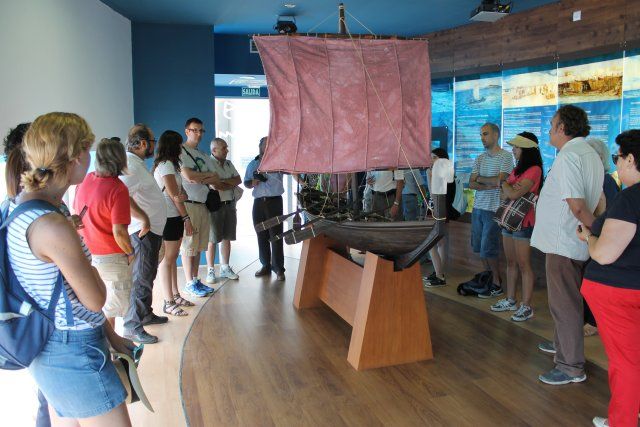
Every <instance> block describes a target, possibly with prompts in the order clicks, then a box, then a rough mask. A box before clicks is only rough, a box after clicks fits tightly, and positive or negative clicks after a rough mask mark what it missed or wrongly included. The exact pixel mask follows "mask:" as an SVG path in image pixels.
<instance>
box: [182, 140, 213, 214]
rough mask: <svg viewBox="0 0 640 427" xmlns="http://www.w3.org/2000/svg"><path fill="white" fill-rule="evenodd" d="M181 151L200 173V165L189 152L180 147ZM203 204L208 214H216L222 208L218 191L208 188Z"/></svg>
mask: <svg viewBox="0 0 640 427" xmlns="http://www.w3.org/2000/svg"><path fill="white" fill-rule="evenodd" d="M182 149H183V150H184V152H185V153H187V155H188V156H189V157H191V160H193V164H194V165H195V166H196V168H198V172H202V169H200V165H198V162H197V161H196V159H195V158H194V157H193V156H192V155H191V153H190V152H189V150H187V149H186V148H184V147H182ZM204 204H205V206H206V207H207V209H208V210H209V212H216V211H217V210H218V209H220V206H222V201H221V200H220V193H218V190H214V189H212V188H209V192H208V193H207V200H206V201H205V202H204Z"/></svg>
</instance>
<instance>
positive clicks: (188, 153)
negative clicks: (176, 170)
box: [182, 145, 202, 172]
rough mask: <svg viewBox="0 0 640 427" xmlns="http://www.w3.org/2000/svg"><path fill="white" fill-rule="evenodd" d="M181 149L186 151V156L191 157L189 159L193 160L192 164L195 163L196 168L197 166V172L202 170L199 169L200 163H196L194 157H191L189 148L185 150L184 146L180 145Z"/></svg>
mask: <svg viewBox="0 0 640 427" xmlns="http://www.w3.org/2000/svg"><path fill="white" fill-rule="evenodd" d="M182 151H184V152H185V153H187V156H189V157H191V160H193V164H194V165H195V167H196V168H198V172H202V170H201V169H200V165H199V164H198V162H197V161H196V159H195V157H193V155H192V154H191V153H190V152H189V150H187V149H186V148H185V146H184V145H183V146H182Z"/></svg>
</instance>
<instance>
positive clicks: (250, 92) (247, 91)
mask: <svg viewBox="0 0 640 427" xmlns="http://www.w3.org/2000/svg"><path fill="white" fill-rule="evenodd" d="M242 96H257V97H259V96H260V88H259V87H243V88H242Z"/></svg>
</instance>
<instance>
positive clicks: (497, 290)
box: [478, 283, 504, 299]
mask: <svg viewBox="0 0 640 427" xmlns="http://www.w3.org/2000/svg"><path fill="white" fill-rule="evenodd" d="M503 294H504V291H503V290H502V286H498V285H496V284H495V283H492V284H491V286H490V287H489V290H488V291H486V292H483V293H481V294H478V298H483V299H489V298H493V297H498V296H500V295H503Z"/></svg>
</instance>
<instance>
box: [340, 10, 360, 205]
mask: <svg viewBox="0 0 640 427" xmlns="http://www.w3.org/2000/svg"><path fill="white" fill-rule="evenodd" d="M338 34H340V35H343V36H344V35H346V34H347V25H346V23H345V17H344V3H340V4H339V5H338ZM350 175H351V209H353V215H354V216H356V215H358V213H359V212H360V198H359V197H358V196H359V195H358V184H359V182H358V174H357V173H355V172H354V173H352V174H350Z"/></svg>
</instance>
